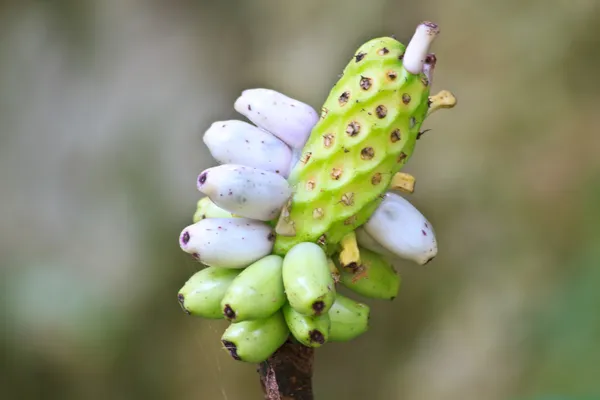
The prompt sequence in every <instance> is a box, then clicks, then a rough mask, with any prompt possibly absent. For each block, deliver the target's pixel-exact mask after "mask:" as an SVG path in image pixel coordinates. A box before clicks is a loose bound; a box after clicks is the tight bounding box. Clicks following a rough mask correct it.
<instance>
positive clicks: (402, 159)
mask: <svg viewBox="0 0 600 400" xmlns="http://www.w3.org/2000/svg"><path fill="white" fill-rule="evenodd" d="M407 157H408V156H407V155H406V153H405V152H402V153H400V155H399V156H398V162H399V163H401V162H403V161H405V160H406V158H407Z"/></svg>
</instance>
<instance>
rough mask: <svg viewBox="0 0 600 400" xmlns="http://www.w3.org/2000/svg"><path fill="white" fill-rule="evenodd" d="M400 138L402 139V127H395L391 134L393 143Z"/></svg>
mask: <svg viewBox="0 0 600 400" xmlns="http://www.w3.org/2000/svg"><path fill="white" fill-rule="evenodd" d="M400 139H401V135H400V129H394V130H393V131H392V133H391V134H390V140H391V141H392V143H396V142H397V141H398V140H400Z"/></svg>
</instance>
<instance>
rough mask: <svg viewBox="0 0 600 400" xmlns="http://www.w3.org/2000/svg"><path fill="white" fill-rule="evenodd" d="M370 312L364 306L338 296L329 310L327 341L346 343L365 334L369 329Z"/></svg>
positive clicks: (367, 307)
mask: <svg viewBox="0 0 600 400" xmlns="http://www.w3.org/2000/svg"><path fill="white" fill-rule="evenodd" d="M370 311H371V310H370V309H369V306H367V305H366V304H362V303H359V302H357V301H354V300H352V299H349V298H348V297H345V296H342V295H340V294H338V295H337V297H336V299H335V303H334V304H333V306H332V307H331V310H329V319H330V320H331V328H330V330H329V341H330V342H346V341H349V340H352V339H354V338H356V337H358V336H360V335H362V334H363V333H365V332H366V331H367V330H368V329H369V314H370Z"/></svg>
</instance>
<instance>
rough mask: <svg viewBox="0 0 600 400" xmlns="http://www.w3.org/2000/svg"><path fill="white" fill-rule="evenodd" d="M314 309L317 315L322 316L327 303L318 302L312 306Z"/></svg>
mask: <svg viewBox="0 0 600 400" xmlns="http://www.w3.org/2000/svg"><path fill="white" fill-rule="evenodd" d="M312 309H313V311H314V312H315V315H321V313H322V312H323V310H325V302H323V301H322V300H317V301H315V302H314V303H313V304H312Z"/></svg>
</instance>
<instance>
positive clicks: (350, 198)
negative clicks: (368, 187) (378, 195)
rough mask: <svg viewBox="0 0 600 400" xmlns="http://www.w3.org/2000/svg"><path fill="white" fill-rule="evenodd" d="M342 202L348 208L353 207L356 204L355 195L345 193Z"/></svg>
mask: <svg viewBox="0 0 600 400" xmlns="http://www.w3.org/2000/svg"><path fill="white" fill-rule="evenodd" d="M341 202H342V204H344V205H346V206H351V205H353V204H354V193H352V192H348V193H344V194H343V195H342V200H341Z"/></svg>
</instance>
